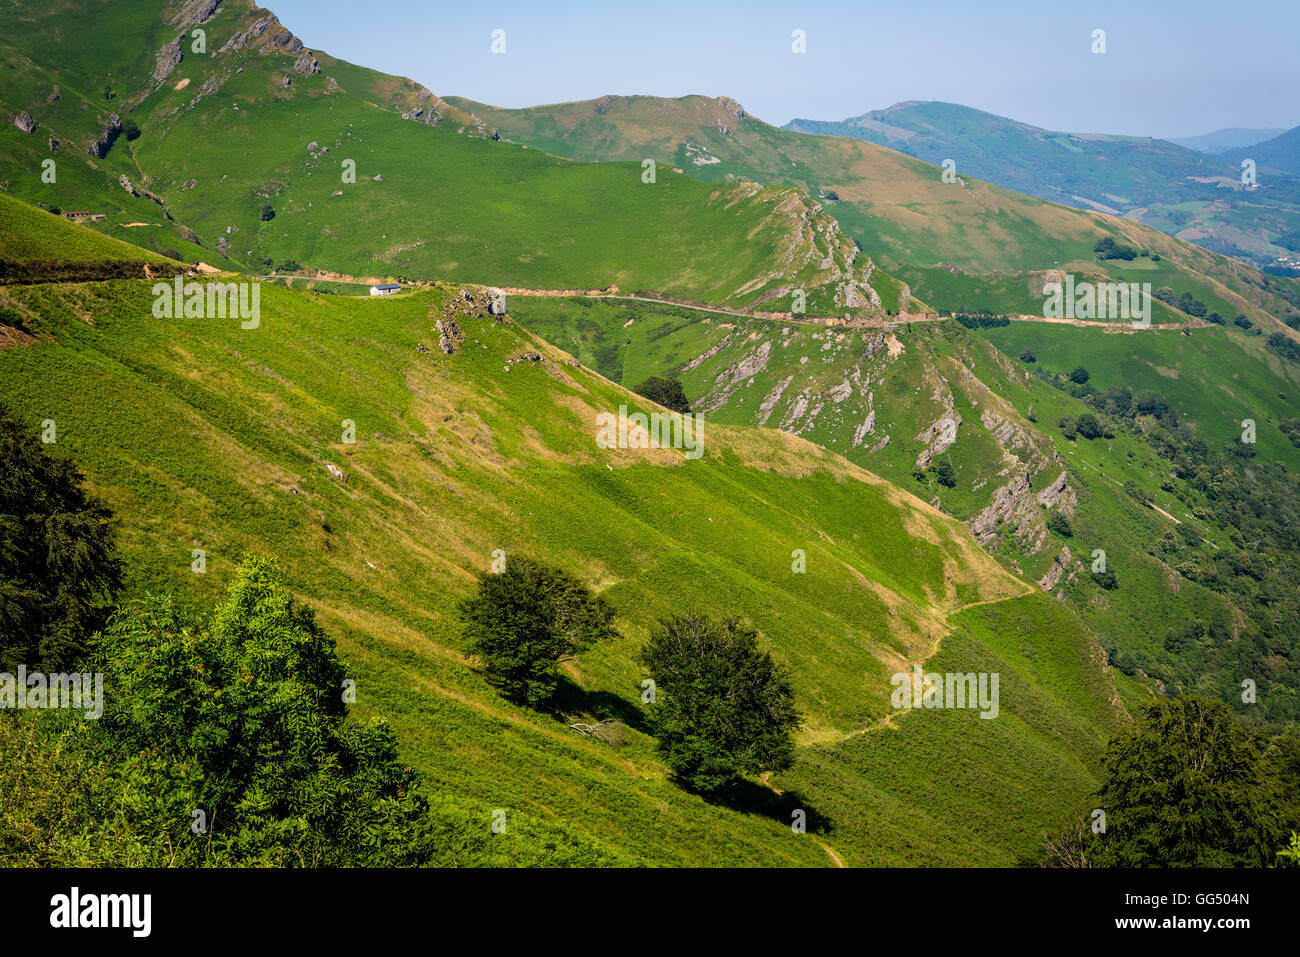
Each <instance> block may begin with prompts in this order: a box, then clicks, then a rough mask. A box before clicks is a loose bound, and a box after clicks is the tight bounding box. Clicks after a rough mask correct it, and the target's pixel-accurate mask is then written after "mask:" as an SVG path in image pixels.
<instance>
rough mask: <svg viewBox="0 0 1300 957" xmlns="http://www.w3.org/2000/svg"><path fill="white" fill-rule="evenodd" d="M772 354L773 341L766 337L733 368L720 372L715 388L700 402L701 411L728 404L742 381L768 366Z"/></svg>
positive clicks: (714, 383)
mask: <svg viewBox="0 0 1300 957" xmlns="http://www.w3.org/2000/svg"><path fill="white" fill-rule="evenodd" d="M771 355H772V342H771V340H766V339H765V340H764V341H763V342H760V343H759V345H758V348H757V349H755V350H754V351H753V352H751V353H750V354H748V355H746V356H745V357H744V358H742V359H741V360H740V361H739V362H737V363H736V364H735V365H733V366H732V367H731V368H729V369H724V370H723V371H722V372H720V373H718V375H717V377H716V378H715V379H714V380H713V388H712V389H710V390H709V393H708V394H707V395H706V396H704V397H703V398H702V399H700V401H699V403H698V408H699V411H701V412H713V411H715V410H717V409H720V408H722V406H724V405H726V403H727V400H728V399H730V398H731V394H732V393H733V392H735V391H736V389H737V388H738V387H739V386H740V384H741V383H742V382H745V381H747V380H749V379H752V378H753V377H754V376H756V375H758V374H759V373H760V372H762V371H763V370H764V369H766V368H767V360H768V359H769V358H770V357H771Z"/></svg>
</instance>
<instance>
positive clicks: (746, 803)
mask: <svg viewBox="0 0 1300 957" xmlns="http://www.w3.org/2000/svg"><path fill="white" fill-rule="evenodd" d="M692 793H695V794H698V795H699V797H701V798H702V799H703V800H705V801H707V802H708V803H709V804H713V805H716V806H718V807H725V808H728V809H730V810H732V811H739V812H740V813H741V814H756V815H758V816H759V817H766V818H771V819H772V820H773V821H776V822H777V823H778V824H784V825H785V826H786V827H789V826H790V825H792V824H794V823H795V820H796V817H795V812H796V811H803V814H804V827H805V829H806V830H807V832H808V833H809V834H823V835H824V834H829V833H830V832H831V830H832V823H831V819H830V818H828V817H826V816H825V815H823V814H822V813H821V812H820V811H818V810H817V809H816V808H815V807H813V806H812V805H811V804H810V803H809V802H808V800H807V799H806V798H804V797H803V796H802V795H801V794H800V793H799V792H798V791H785V792H783V793H781V794H777V793H776V792H775V791H773V790H772V789H771V788H768V787H764V786H763V785H761V784H759V783H757V782H755V781H745V780H741V781H736V782H734V783H732V784H729V785H728V786H726V787H725V788H721V789H719V790H717V791H712V792H709V793H703V792H699V791H695V792H692Z"/></svg>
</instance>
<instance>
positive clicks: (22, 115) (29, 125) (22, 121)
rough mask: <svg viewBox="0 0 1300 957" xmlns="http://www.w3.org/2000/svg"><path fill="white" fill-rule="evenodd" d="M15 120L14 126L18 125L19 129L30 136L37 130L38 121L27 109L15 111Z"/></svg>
mask: <svg viewBox="0 0 1300 957" xmlns="http://www.w3.org/2000/svg"><path fill="white" fill-rule="evenodd" d="M13 122H14V126H16V127H18V129H20V130H22V131H23V132H24V133H26V134H27V135H29V136H30V135H31V134H32V133H35V132H36V121H35V120H34V119H32V115H31V114H30V113H28V112H27V111H26V110H19V111H18V112H17V113H15V114H14V115H13Z"/></svg>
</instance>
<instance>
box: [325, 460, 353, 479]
mask: <svg viewBox="0 0 1300 957" xmlns="http://www.w3.org/2000/svg"><path fill="white" fill-rule="evenodd" d="M325 469H326V471H328V472H329V473H330V478H333V479H337V480H338V481H340V482H346V481H347V480H348V477H347V476H346V475H344V474H343V470H342V469H341V468H339V467H338V466H337V465H335V464H334V463H333V462H326V463H325Z"/></svg>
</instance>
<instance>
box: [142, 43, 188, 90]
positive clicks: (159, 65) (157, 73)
mask: <svg viewBox="0 0 1300 957" xmlns="http://www.w3.org/2000/svg"><path fill="white" fill-rule="evenodd" d="M184 56H185V54H184V51H182V49H181V39H180V38H179V37H177V38H176V39H175V40H173V41H172V42H171V43H164V44H163V45H162V48H161V49H160V50H159V51H158V54H157V56H155V57H154V66H153V72H152V73H150V74H149V79H150V80H152V81H153V87H154V89H155V90H156V89H157V88H158V87H160V86H162V85H163V84H164V83H166V82H167V78H168V77H169V76H171V75H172V72H173V71H174V70H175V69H176V68H177V67H178V66H180V64H181V60H182V59H184Z"/></svg>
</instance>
